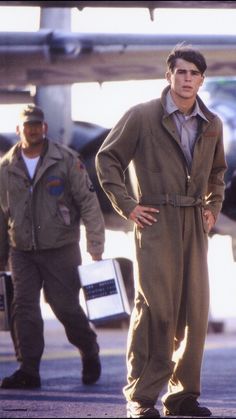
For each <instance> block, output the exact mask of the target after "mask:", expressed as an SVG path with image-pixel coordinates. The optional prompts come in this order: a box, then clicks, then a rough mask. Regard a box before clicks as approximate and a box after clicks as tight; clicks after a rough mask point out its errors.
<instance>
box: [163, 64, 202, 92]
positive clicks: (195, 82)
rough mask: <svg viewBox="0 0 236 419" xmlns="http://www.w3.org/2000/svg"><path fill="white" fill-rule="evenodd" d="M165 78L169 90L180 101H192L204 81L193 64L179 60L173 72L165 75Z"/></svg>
mask: <svg viewBox="0 0 236 419" xmlns="http://www.w3.org/2000/svg"><path fill="white" fill-rule="evenodd" d="M166 78H167V80H168V82H169V83H170V87H171V90H172V91H173V92H174V93H175V94H176V95H177V96H179V97H180V98H182V99H194V98H195V97H196V95H197V92H198V90H199V88H200V86H201V85H202V83H203V80H204V76H203V75H202V74H201V73H200V71H199V70H198V68H197V67H196V65H195V64H193V63H190V62H189V61H185V60H183V59H181V58H178V59H177V60H176V66H175V68H174V70H173V72H171V71H168V72H167V73H166Z"/></svg>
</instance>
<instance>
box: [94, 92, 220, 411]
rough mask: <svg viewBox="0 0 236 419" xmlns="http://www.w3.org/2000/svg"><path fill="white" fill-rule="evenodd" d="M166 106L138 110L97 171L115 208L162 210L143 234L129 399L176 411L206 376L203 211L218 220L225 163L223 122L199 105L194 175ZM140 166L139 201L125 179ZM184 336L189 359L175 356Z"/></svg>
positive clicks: (118, 131) (116, 132)
mask: <svg viewBox="0 0 236 419" xmlns="http://www.w3.org/2000/svg"><path fill="white" fill-rule="evenodd" d="M167 91H168V88H166V89H165V90H164V92H163V95H162V98H161V99H157V100H153V101H150V102H148V103H144V104H140V105H137V106H135V107H133V108H132V109H130V110H129V111H128V112H127V113H126V114H125V115H124V116H123V118H121V120H120V121H119V122H118V123H117V125H116V126H115V127H114V128H113V130H112V131H111V133H110V134H109V135H108V137H107V138H106V140H105V141H104V143H103V145H102V147H101V149H100V150H99V153H98V155H97V159H96V164H97V170H98V175H99V178H100V182H101V185H102V186H103V188H104V190H105V192H106V193H107V195H108V196H109V198H110V199H111V202H112V204H113V206H114V208H115V209H116V210H117V211H118V212H119V213H120V214H121V215H122V216H124V217H126V218H128V217H129V214H130V213H131V212H132V211H133V209H134V208H135V207H136V205H137V204H138V203H140V204H141V205H146V206H151V207H156V208H159V210H160V213H159V214H157V217H156V218H157V219H158V221H157V222H156V223H154V224H153V225H152V226H147V227H145V228H143V229H140V228H139V227H137V226H136V228H135V238H136V251H137V262H138V277H137V279H136V283H135V287H136V298H135V307H134V310H133V313H132V318H131V324H130V330H129V338H128V384H127V386H126V387H125V388H124V394H125V396H126V399H127V400H140V401H149V402H152V403H154V404H155V403H156V401H157V398H158V395H159V393H160V391H161V390H163V386H164V385H166V384H167V383H168V384H169V389H168V392H167V394H166V395H165V396H164V397H163V402H164V403H165V405H166V406H167V407H169V408H170V407H171V408H172V407H173V406H174V407H175V408H177V405H178V404H179V403H180V402H182V401H183V399H184V398H186V397H189V396H193V397H194V398H197V397H198V396H199V394H200V370H201V363H202V355H203V348H204V341H205V335H206V331H207V324H208V306H209V290H208V269H207V232H208V231H207V226H206V225H205V223H204V219H203V216H202V211H203V208H205V209H209V210H211V211H212V213H213V214H214V215H215V217H217V215H218V213H219V211H220V208H221V204H222V199H223V193H224V181H223V176H224V172H225V170H226V163H225V157H224V150H223V140H222V124H221V121H220V119H219V118H218V117H217V116H216V115H215V114H213V113H211V112H210V111H209V110H208V109H207V108H206V106H205V105H204V104H203V102H202V101H201V100H200V98H199V97H198V98H197V100H198V103H199V106H200V108H201V110H202V112H203V113H204V115H205V117H206V118H207V120H208V122H207V121H205V120H203V119H201V126H200V127H199V134H198V136H197V140H196V144H195V149H194V155H193V161H192V169H191V173H189V172H188V168H187V163H186V160H185V157H184V153H183V151H182V149H181V146H180V139H179V136H178V133H177V129H176V127H175V124H174V122H173V120H172V118H171V117H170V116H169V115H168V114H167V113H166V111H165V96H166V93H167ZM131 160H132V161H133V164H134V168H135V172H136V176H137V186H138V197H137V199H135V198H133V197H131V196H129V194H128V192H127V190H126V188H125V183H124V172H125V170H126V169H127V167H128V165H129V163H130V162H131ZM184 336H185V346H184V352H183V355H182V357H179V358H178V359H177V360H175V362H174V361H173V359H172V355H173V353H174V350H175V348H176V347H177V346H179V344H180V342H181V341H182V340H183V338H184Z"/></svg>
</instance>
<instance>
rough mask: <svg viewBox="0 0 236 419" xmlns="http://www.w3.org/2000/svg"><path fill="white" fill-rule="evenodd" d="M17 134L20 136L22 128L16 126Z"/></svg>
mask: <svg viewBox="0 0 236 419" xmlns="http://www.w3.org/2000/svg"><path fill="white" fill-rule="evenodd" d="M16 133H17V135H19V134H20V126H19V125H17V126H16Z"/></svg>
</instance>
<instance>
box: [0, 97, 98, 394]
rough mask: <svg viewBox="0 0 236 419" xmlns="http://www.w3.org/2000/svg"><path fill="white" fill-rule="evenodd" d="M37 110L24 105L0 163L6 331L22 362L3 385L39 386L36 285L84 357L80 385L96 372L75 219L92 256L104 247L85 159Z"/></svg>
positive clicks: (1, 266)
mask: <svg viewBox="0 0 236 419" xmlns="http://www.w3.org/2000/svg"><path fill="white" fill-rule="evenodd" d="M46 132H47V124H46V122H45V121H44V113H43V111H42V110H41V109H40V108H38V107H37V106H34V105H29V106H27V107H26V108H24V109H23V112H22V113H21V116H20V123H19V125H18V126H17V133H18V134H19V136H20V141H19V142H18V143H17V144H16V145H15V146H13V147H12V148H11V149H10V151H9V152H8V153H7V154H6V155H5V156H4V157H3V158H2V160H1V162H0V269H1V270H5V267H6V265H7V262H8V260H9V264H10V269H11V272H12V280H13V286H14V300H13V305H12V319H11V320H12V325H11V332H12V337H13V342H14V346H15V351H16V357H17V360H18V361H19V363H20V368H19V369H18V370H17V371H16V372H15V373H14V374H13V375H11V376H9V377H5V378H4V379H3V380H2V383H1V387H2V388H8V389H12V388H21V389H25V388H37V387H40V385H41V380H40V373H39V368H40V360H41V357H42V354H43V349H44V337H43V319H42V316H41V310H40V291H41V289H42V288H43V290H44V294H45V298H46V301H47V302H48V303H49V304H50V306H51V308H52V310H53V312H54V314H55V315H56V317H57V318H58V319H59V320H60V321H61V323H62V324H63V326H64V327H65V331H66V335H67V338H68V340H69V341H70V342H71V343H72V344H73V345H75V346H76V347H77V348H78V350H79V352H80V354H81V357H82V365H83V370H82V380H83V383H84V384H92V383H94V382H96V381H97V380H98V378H99V376H100V373H101V364H100V359H99V346H98V343H97V338H96V334H95V332H94V331H93V330H92V329H91V327H90V325H89V322H88V320H87V317H86V315H85V314H84V312H83V310H82V308H81V306H80V305H79V300H78V293H79V288H80V284H79V278H78V265H79V264H80V263H81V255H80V249H79V230H80V229H79V226H80V220H82V221H83V223H84V225H85V228H86V236H87V248H88V252H89V253H90V254H91V256H92V258H93V259H94V260H100V259H101V257H102V253H103V250H104V221H103V216H102V213H101V210H100V206H99V203H98V200H97V197H96V194H95V192H94V189H93V186H92V184H91V181H90V179H89V177H88V174H87V172H86V170H85V167H84V165H83V164H82V162H81V161H80V160H79V158H78V156H77V155H76V154H75V153H74V152H72V151H71V150H70V149H68V148H66V147H64V146H62V145H59V144H57V143H55V142H53V141H50V140H49V139H48V138H47V137H46Z"/></svg>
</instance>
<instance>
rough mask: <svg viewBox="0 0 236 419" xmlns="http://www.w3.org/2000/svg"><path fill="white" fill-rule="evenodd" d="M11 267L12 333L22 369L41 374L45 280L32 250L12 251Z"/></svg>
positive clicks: (32, 373)
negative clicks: (41, 304)
mask: <svg viewBox="0 0 236 419" xmlns="http://www.w3.org/2000/svg"><path fill="white" fill-rule="evenodd" d="M10 269H11V272H12V281H13V287H14V298H13V303H12V311H11V334H12V338H13V342H14V346H15V351H16V358H17V360H18V362H19V363H20V368H21V369H22V370H23V371H25V372H27V373H29V374H31V375H38V374H39V367H40V360H41V357H42V354H43V349H44V337H43V320H42V316H41V310H40V290H41V287H42V280H41V278H40V274H39V271H38V269H37V266H36V265H35V263H34V261H33V258H32V256H31V254H30V252H20V251H15V250H11V253H10Z"/></svg>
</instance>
